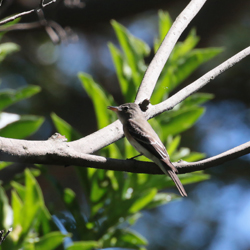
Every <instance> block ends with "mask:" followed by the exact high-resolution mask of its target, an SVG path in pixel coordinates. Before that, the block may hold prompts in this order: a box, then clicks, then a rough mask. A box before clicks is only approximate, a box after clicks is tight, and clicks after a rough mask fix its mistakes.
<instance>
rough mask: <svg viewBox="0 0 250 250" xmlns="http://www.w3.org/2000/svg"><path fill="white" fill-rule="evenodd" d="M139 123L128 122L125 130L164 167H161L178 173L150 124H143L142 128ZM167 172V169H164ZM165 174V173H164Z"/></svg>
mask: <svg viewBox="0 0 250 250" xmlns="http://www.w3.org/2000/svg"><path fill="white" fill-rule="evenodd" d="M140 124H141V123H139V122H137V121H136V120H129V123H128V124H127V130H128V132H129V133H130V134H131V136H133V138H134V139H135V140H136V141H137V142H138V143H140V144H141V145H142V146H143V147H144V148H146V149H147V150H148V151H149V152H150V153H151V154H153V155H154V156H156V157H157V158H159V159H160V160H161V161H162V162H164V163H165V164H166V165H163V167H164V166H165V167H167V166H168V167H169V168H170V169H172V171H173V172H176V173H177V172H178V170H177V169H176V167H175V166H174V165H173V164H172V162H171V161H170V159H169V155H168V153H167V150H166V148H165V146H164V145H163V143H162V142H161V140H160V138H159V137H158V135H157V134H156V133H155V131H154V130H153V128H152V127H151V126H150V124H149V123H148V122H147V123H143V125H144V126H143V127H142V126H141V125H140ZM166 170H167V169H166ZM164 172H165V171H164Z"/></svg>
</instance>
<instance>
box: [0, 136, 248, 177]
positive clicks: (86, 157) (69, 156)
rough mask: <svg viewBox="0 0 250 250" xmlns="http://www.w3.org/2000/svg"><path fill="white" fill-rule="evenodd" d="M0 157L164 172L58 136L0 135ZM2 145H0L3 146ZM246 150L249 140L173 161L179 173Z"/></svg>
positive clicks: (238, 154)
mask: <svg viewBox="0 0 250 250" xmlns="http://www.w3.org/2000/svg"><path fill="white" fill-rule="evenodd" d="M0 144H1V145H2V146H1V150H0V158H1V160H4V161H11V162H22V163H29V164H53V165H64V166H65V165H77V166H83V167H91V168H97V169H105V170H115V171H125V172H132V173H147V174H164V173H163V172H162V171H161V169H160V168H159V167H158V166H157V165H155V163H153V162H144V161H137V160H119V159H112V158H105V157H102V156H97V155H90V154H85V153H79V151H78V150H77V151H76V150H75V149H74V148H72V147H71V146H70V143H69V142H64V140H62V139H60V138H59V139H58V138H55V139H51V140H47V141H25V140H16V139H9V138H3V137H0ZM3 145H4V147H3ZM248 153H250V142H247V143H245V144H242V145H240V146H238V147H235V148H233V149H230V150H228V151H226V152H224V153H222V154H219V155H217V156H214V157H210V158H207V159H205V160H201V161H197V162H185V161H180V162H175V163H173V164H174V165H175V166H176V168H177V169H178V172H179V174H184V173H190V172H194V171H199V170H205V169H207V168H210V167H214V166H217V165H220V164H222V163H224V162H227V161H230V160H233V159H236V158H238V157H241V156H243V155H245V154H248Z"/></svg>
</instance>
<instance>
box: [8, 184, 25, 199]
mask: <svg viewBox="0 0 250 250" xmlns="http://www.w3.org/2000/svg"><path fill="white" fill-rule="evenodd" d="M11 186H12V187H13V188H14V189H15V190H16V192H17V194H18V195H19V196H20V197H21V200H24V199H25V192H26V189H25V187H24V186H23V185H21V184H19V183H18V182H16V181H12V182H11Z"/></svg>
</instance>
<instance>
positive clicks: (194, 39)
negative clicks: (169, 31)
mask: <svg viewBox="0 0 250 250" xmlns="http://www.w3.org/2000/svg"><path fill="white" fill-rule="evenodd" d="M199 40H200V39H199V37H198V36H197V35H196V31H195V29H192V30H191V31H190V32H189V34H188V36H187V38H186V39H185V41H184V42H179V43H177V44H176V46H175V47H174V49H173V52H172V54H171V56H170V58H169V60H170V64H171V63H173V62H176V61H177V60H179V58H181V57H184V56H185V55H186V54H187V53H188V52H190V51H191V50H192V49H193V48H194V47H195V46H196V45H197V43H198V42H199Z"/></svg>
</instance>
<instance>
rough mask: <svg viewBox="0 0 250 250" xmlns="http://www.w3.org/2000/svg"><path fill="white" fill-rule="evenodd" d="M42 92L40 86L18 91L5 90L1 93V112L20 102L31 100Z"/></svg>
mask: <svg viewBox="0 0 250 250" xmlns="http://www.w3.org/2000/svg"><path fill="white" fill-rule="evenodd" d="M40 90H41V88H40V87H39V86H34V85H29V86H27V87H23V88H19V89H17V90H12V89H4V90H2V91H0V110H3V109H4V108H6V107H8V106H10V105H12V104H14V103H16V102H18V101H21V100H23V99H26V98H29V97H31V96H33V95H35V94H37V93H38V92H40Z"/></svg>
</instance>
